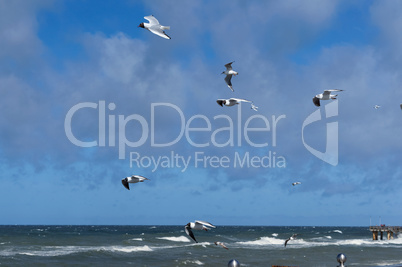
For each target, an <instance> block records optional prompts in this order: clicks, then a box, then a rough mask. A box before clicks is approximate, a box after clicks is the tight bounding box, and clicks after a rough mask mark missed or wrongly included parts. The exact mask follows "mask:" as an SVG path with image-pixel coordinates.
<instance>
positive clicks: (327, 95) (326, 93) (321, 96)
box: [313, 89, 343, 107]
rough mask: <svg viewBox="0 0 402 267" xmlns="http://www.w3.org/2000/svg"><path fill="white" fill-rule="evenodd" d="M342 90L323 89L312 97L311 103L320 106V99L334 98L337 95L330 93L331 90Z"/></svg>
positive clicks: (334, 90)
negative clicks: (321, 92) (322, 91)
mask: <svg viewBox="0 0 402 267" xmlns="http://www.w3.org/2000/svg"><path fill="white" fill-rule="evenodd" d="M341 91H343V90H340V89H330V90H325V91H324V93H323V94H318V95H316V96H315V97H314V98H313V103H314V105H316V106H317V107H319V106H320V100H329V99H336V97H337V96H338V95H331V92H341Z"/></svg>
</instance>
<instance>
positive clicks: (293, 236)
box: [285, 234, 297, 247]
mask: <svg viewBox="0 0 402 267" xmlns="http://www.w3.org/2000/svg"><path fill="white" fill-rule="evenodd" d="M296 236H297V234H294V235H292V236H291V237H289V238H288V239H286V241H285V247H286V245H287V243H288V242H289V240H293V239H295V238H296Z"/></svg>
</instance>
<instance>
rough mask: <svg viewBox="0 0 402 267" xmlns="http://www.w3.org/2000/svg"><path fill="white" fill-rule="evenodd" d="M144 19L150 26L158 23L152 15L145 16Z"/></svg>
mask: <svg viewBox="0 0 402 267" xmlns="http://www.w3.org/2000/svg"><path fill="white" fill-rule="evenodd" d="M144 19H146V20H148V21H149V24H151V25H159V21H158V20H157V19H156V18H155V17H154V16H153V15H151V16H146V17H144Z"/></svg>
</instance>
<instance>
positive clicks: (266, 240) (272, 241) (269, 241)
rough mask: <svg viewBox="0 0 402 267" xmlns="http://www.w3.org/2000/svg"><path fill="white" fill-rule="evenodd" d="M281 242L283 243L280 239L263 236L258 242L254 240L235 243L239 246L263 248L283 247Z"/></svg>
mask: <svg viewBox="0 0 402 267" xmlns="http://www.w3.org/2000/svg"><path fill="white" fill-rule="evenodd" d="M283 242H284V241H283V240H281V239H276V238H273V237H267V236H264V237H261V238H260V239H258V240H254V241H240V242H236V243H237V244H240V245H246V246H265V245H283Z"/></svg>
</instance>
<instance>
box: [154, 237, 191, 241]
mask: <svg viewBox="0 0 402 267" xmlns="http://www.w3.org/2000/svg"><path fill="white" fill-rule="evenodd" d="M157 239H162V240H168V241H173V242H191V240H190V239H188V238H187V237H185V236H166V237H157Z"/></svg>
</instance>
